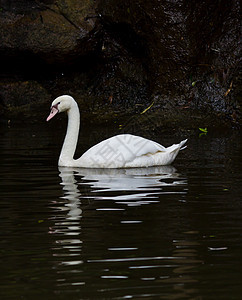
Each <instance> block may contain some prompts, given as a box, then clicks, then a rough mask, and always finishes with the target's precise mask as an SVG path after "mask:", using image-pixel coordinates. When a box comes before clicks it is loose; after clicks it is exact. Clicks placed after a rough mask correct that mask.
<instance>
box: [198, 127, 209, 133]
mask: <svg viewBox="0 0 242 300" xmlns="http://www.w3.org/2000/svg"><path fill="white" fill-rule="evenodd" d="M199 130H200V131H202V132H204V133H207V132H208V129H207V128H199Z"/></svg>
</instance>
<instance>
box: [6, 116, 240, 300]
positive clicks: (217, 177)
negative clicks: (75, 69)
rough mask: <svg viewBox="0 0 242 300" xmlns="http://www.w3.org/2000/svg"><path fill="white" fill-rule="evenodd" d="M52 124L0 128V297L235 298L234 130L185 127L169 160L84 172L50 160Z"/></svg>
mask: <svg viewBox="0 0 242 300" xmlns="http://www.w3.org/2000/svg"><path fill="white" fill-rule="evenodd" d="M57 122H58V121H57ZM55 126H56V123H54V122H53V123H52V124H51V125H49V124H43V125H41V126H38V127H37V126H33V125H30V124H26V125H22V126H12V127H10V128H8V127H7V126H2V127H1V129H0V136H1V139H0V157H1V165H0V177H1V181H0V188H1V190H0V196H1V197H0V232H1V239H0V261H1V272H0V298H1V299H37V300H38V299H142V298H145V299H226V300H227V299H241V297H242V287H241V286H242V284H241V282H242V267H241V261H242V254H241V253H242V211H241V203H242V202H241V185H242V181H241V173H240V171H241V136H240V135H239V133H238V132H233V131H231V132H229V133H224V132H222V133H210V132H208V134H207V135H203V136H200V137H199V133H197V134H194V135H192V136H190V138H189V143H188V148H187V149H186V150H185V151H183V152H182V153H180V155H179V157H178V158H177V160H176V161H175V163H174V165H173V166H172V167H159V168H150V169H149V168H148V169H140V170H139V169H135V170H120V171H118V170H109V171H104V170H102V171H98V170H90V171H88V170H81V169H79V170H78V169H68V168H61V169H58V167H57V156H58V152H59V149H60V147H61V143H62V137H63V134H62V133H61V132H60V131H61V129H62V128H55ZM84 131H85V130H84ZM97 132H99V134H100V136H99V138H102V135H103V137H104V136H108V134H109V133H110V134H111V131H110V132H109V130H108V129H107V128H106V129H103V128H100V127H98V126H97V127H94V128H91V129H90V128H89V133H88V132H86V133H85V132H84V133H82V138H83V146H82V148H83V149H81V151H82V150H84V148H88V146H91V145H92V144H93V143H94V142H95V141H96V140H97ZM100 132H101V133H100ZM94 133H95V134H94ZM185 137H186V136H181V137H180V138H179V139H177V138H175V137H174V136H173V135H163V136H161V137H160V136H159V137H156V138H155V139H156V140H157V141H158V142H161V143H163V144H164V145H168V144H169V143H172V142H178V141H179V140H181V139H183V138H185ZM174 139H175V140H174Z"/></svg>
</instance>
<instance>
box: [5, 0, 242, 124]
mask: <svg viewBox="0 0 242 300" xmlns="http://www.w3.org/2000/svg"><path fill="white" fill-rule="evenodd" d="M239 11H240V2H239V1H235V0H232V1H227V0H221V1H218V0H214V1H212V0H202V1H194V0H191V1H188V0H186V1H185V0H173V1H171V0H169V1H168V0H167V1H164V0H151V1H145V0H132V1H129V0H105V1H104V0H97V1H95V0H83V1H77V0H42V1H34V0H29V1H24V0H8V1H7V0H1V1H0V60H1V66H2V67H1V71H0V73H1V81H0V111H1V117H2V118H4V117H11V118H18V117H19V116H20V115H22V114H23V113H24V114H25V115H26V116H27V115H28V113H29V111H30V110H31V111H32V110H34V111H35V117H36V118H38V109H37V108H38V107H42V109H44V110H46V107H48V108H49V105H50V103H51V101H52V100H53V99H54V98H55V97H56V96H59V95H61V94H71V95H72V96H74V97H75V99H76V100H77V101H78V103H79V105H80V107H81V109H82V111H83V115H86V116H88V118H89V117H91V118H93V119H94V120H100V119H102V120H104V119H109V120H110V119H113V118H114V117H117V116H123V115H127V114H130V115H140V114H141V113H142V112H144V111H145V114H149V116H153V117H154V118H155V120H156V122H153V124H155V123H156V124H159V125H160V126H163V125H164V126H166V125H167V126H183V127H194V126H199V125H200V126H215V125H219V126H220V125H221V124H226V126H238V125H239V124H240V120H241V111H240V106H241V97H240V92H241V88H240V83H241V75H240V72H239V70H240V44H239V38H240V16H239ZM142 115H143V114H142Z"/></svg>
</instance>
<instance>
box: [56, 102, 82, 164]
mask: <svg viewBox="0 0 242 300" xmlns="http://www.w3.org/2000/svg"><path fill="white" fill-rule="evenodd" d="M67 115H68V125H67V131H66V136H65V140H64V143H63V146H62V149H61V153H60V157H59V166H72V162H73V161H74V159H73V157H74V154H75V150H76V145H77V141H78V134H79V127H80V113H79V109H78V106H77V104H76V102H74V103H73V105H72V106H71V108H70V109H69V110H68V111H67Z"/></svg>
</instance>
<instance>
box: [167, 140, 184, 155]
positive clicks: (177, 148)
mask: <svg viewBox="0 0 242 300" xmlns="http://www.w3.org/2000/svg"><path fill="white" fill-rule="evenodd" d="M186 142H187V139H186V140H183V141H181V142H180V144H174V145H172V146H170V147H168V148H167V151H168V152H170V153H172V152H175V151H180V150H183V149H185V148H186V147H187V146H184V147H183V145H184V144H185V143H186Z"/></svg>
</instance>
